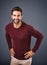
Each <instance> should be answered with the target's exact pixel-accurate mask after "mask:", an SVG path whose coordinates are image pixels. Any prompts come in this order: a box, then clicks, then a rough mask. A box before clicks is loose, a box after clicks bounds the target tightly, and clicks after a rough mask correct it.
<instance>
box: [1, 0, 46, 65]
mask: <svg viewBox="0 0 47 65" xmlns="http://www.w3.org/2000/svg"><path fill="white" fill-rule="evenodd" d="M14 6H20V7H21V8H22V9H23V20H24V21H25V22H26V23H28V24H30V25H33V26H34V27H35V28H36V29H37V30H38V31H40V32H41V33H42V34H43V35H44V39H43V41H42V43H41V45H40V48H39V49H38V51H37V52H36V54H35V55H34V56H33V63H32V65H47V0H0V65H9V61H10V54H9V50H8V45H7V42H6V39H5V26H6V24H8V23H10V22H11V15H10V13H11V8H12V7H14ZM34 41H35V39H34V38H33V39H32V46H31V47H32V48H33V46H34V44H35V43H34Z"/></svg>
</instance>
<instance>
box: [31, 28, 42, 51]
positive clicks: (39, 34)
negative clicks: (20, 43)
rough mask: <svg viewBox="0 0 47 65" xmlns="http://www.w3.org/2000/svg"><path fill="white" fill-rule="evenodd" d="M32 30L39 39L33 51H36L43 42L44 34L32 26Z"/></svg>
mask: <svg viewBox="0 0 47 65" xmlns="http://www.w3.org/2000/svg"><path fill="white" fill-rule="evenodd" d="M31 32H32V36H33V37H35V38H36V39H37V40H36V43H35V46H34V48H33V49H32V51H33V52H36V51H37V50H38V48H39V46H40V44H41V42H42V39H43V35H42V34H41V33H40V32H39V31H37V30H35V29H34V28H32V31H31Z"/></svg>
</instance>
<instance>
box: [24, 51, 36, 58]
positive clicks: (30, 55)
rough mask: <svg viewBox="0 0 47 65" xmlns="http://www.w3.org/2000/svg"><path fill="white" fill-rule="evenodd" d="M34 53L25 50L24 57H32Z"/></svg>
mask: <svg viewBox="0 0 47 65" xmlns="http://www.w3.org/2000/svg"><path fill="white" fill-rule="evenodd" d="M34 54H35V53H34V52H33V51H32V50H31V51H28V52H26V53H25V54H24V55H25V58H26V59H27V58H29V57H32V56H33V55H34Z"/></svg>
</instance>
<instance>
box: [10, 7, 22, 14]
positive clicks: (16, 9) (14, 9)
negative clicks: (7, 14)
mask: <svg viewBox="0 0 47 65" xmlns="http://www.w3.org/2000/svg"><path fill="white" fill-rule="evenodd" d="M13 11H20V12H21V15H22V9H21V8H20V7H19V6H16V7H13V8H12V10H11V15H12V14H13Z"/></svg>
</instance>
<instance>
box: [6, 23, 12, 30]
mask: <svg viewBox="0 0 47 65" xmlns="http://www.w3.org/2000/svg"><path fill="white" fill-rule="evenodd" d="M11 26H12V22H11V23H9V24H7V25H6V26H5V29H6V30H7V29H9V28H10V27H11Z"/></svg>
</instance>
